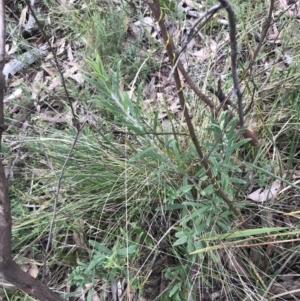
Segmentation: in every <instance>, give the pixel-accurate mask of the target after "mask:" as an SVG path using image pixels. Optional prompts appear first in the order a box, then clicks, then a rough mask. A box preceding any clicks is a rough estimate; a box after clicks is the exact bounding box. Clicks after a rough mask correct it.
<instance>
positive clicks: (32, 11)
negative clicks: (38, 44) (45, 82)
mask: <svg viewBox="0 0 300 301" xmlns="http://www.w3.org/2000/svg"><path fill="white" fill-rule="evenodd" d="M25 2H26V5H27V6H28V9H29V11H30V13H31V14H32V16H33V18H34V20H35V21H36V24H37V25H38V27H39V29H40V31H41V33H42V35H43V37H44V39H45V40H46V43H47V44H48V46H49V49H50V51H51V53H52V54H53V59H54V62H55V65H56V69H57V71H58V73H59V76H60V80H61V83H62V86H63V89H64V91H65V94H66V97H67V100H68V103H69V107H70V109H71V112H72V116H73V118H72V122H73V126H74V127H75V128H76V129H77V130H78V131H79V128H80V123H79V121H78V118H77V117H76V114H75V111H74V108H73V106H72V101H71V97H70V94H69V91H68V89H67V85H66V81H65V78H64V75H63V73H62V71H61V67H60V65H59V63H58V59H57V56H56V51H54V49H53V47H52V45H51V43H50V41H49V38H48V37H47V35H46V33H45V31H44V29H43V27H42V26H41V23H40V22H39V20H38V18H37V16H36V14H35V12H34V9H33V8H32V6H31V4H30V2H29V0H25Z"/></svg>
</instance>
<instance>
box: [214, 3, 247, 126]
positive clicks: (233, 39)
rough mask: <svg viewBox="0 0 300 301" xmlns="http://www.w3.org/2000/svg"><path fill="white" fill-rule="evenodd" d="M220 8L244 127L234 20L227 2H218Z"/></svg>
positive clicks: (241, 122) (230, 6)
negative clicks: (225, 22) (224, 16)
mask: <svg viewBox="0 0 300 301" xmlns="http://www.w3.org/2000/svg"><path fill="white" fill-rule="evenodd" d="M219 2H220V3H221V4H222V6H223V7H224V8H225V9H226V11H227V14H228V21H229V37H230V46H231V53H230V55H231V74H232V80H233V86H234V93H235V94H236V96H237V99H238V113H239V120H240V122H239V123H240V126H241V127H243V126H244V113H243V101H242V92H241V89H240V84H239V79H238V74H237V53H238V47H237V41H236V18H235V13H234V10H233V7H232V5H231V4H230V2H229V1H228V0H219Z"/></svg>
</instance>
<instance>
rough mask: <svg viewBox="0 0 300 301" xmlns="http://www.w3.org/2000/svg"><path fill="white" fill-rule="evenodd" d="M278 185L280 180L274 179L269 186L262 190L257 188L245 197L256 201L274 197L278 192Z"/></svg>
mask: <svg viewBox="0 0 300 301" xmlns="http://www.w3.org/2000/svg"><path fill="white" fill-rule="evenodd" d="M280 185H281V181H280V180H275V181H274V182H273V183H272V185H271V187H267V188H265V189H263V190H262V189H261V188H259V189H257V190H255V191H253V192H252V193H250V194H249V195H248V196H247V198H248V199H250V200H252V201H254V202H257V203H264V202H265V201H267V200H269V199H271V198H274V197H275V196H276V195H277V194H278V192H279V189H280Z"/></svg>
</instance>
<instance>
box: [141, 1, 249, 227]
mask: <svg viewBox="0 0 300 301" xmlns="http://www.w3.org/2000/svg"><path fill="white" fill-rule="evenodd" d="M145 2H146V3H147V4H148V6H149V7H150V9H151V10H152V12H153V14H154V16H155V18H156V20H157V22H158V25H159V27H160V30H161V33H162V37H163V40H164V43H165V47H166V50H167V53H168V56H169V60H170V62H171V64H172V65H174V62H175V55H176V54H175V51H174V50H175V47H174V43H173V41H172V39H171V37H170V35H169V33H168V30H167V27H166V25H165V22H164V15H163V12H162V11H161V9H160V4H159V0H153V1H150V0H149V1H145ZM178 68H179V64H178ZM178 68H175V70H174V74H173V76H174V80H175V84H176V89H177V95H178V98H179V102H180V105H181V107H182V110H183V114H184V117H185V121H186V123H187V127H188V130H189V133H190V136H191V139H192V141H193V144H194V146H195V148H196V151H197V153H198V155H199V158H200V160H201V164H202V165H203V167H204V168H205V170H206V174H207V176H208V177H209V179H210V181H211V183H212V185H213V187H214V190H215V192H216V193H217V194H218V195H219V197H220V198H222V199H223V200H224V202H225V203H226V204H227V205H228V207H229V208H230V209H231V210H232V212H233V213H234V214H235V215H236V216H237V217H238V218H239V219H240V221H241V222H242V223H245V221H244V218H243V216H242V214H241V212H240V211H239V210H238V209H237V208H236V207H235V206H234V205H233V203H232V202H231V200H230V199H229V198H228V196H227V195H226V193H225V192H224V191H223V189H222V188H221V187H220V185H219V183H218V182H217V180H216V178H215V176H214V174H213V172H212V170H211V168H210V164H209V162H208V159H207V158H206V157H205V155H204V153H203V151H202V147H201V146H200V143H199V141H198V138H197V136H196V132H195V129H194V126H193V124H192V120H191V118H190V114H189V112H188V108H187V106H186V105H185V98H184V95H183V88H182V85H181V81H180V77H179V72H178Z"/></svg>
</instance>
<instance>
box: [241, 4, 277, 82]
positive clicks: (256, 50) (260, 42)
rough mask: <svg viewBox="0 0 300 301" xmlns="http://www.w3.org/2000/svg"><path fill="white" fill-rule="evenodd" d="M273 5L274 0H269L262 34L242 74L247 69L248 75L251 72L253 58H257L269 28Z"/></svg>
mask: <svg viewBox="0 0 300 301" xmlns="http://www.w3.org/2000/svg"><path fill="white" fill-rule="evenodd" d="M274 5H275V0H271V4H270V8H269V13H268V17H267V20H266V22H265V24H264V28H263V32H262V34H261V36H260V40H259V43H258V45H257V47H256V49H255V51H254V54H253V57H252V59H251V61H250V63H249V65H248V67H247V68H246V69H245V71H244V75H246V74H247V72H248V70H250V76H251V74H252V67H253V65H254V63H255V60H256V58H257V56H258V54H259V51H260V49H261V47H262V44H263V42H264V40H265V38H266V36H267V33H268V30H269V28H270V25H271V21H272V14H273V11H274Z"/></svg>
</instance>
